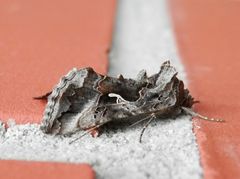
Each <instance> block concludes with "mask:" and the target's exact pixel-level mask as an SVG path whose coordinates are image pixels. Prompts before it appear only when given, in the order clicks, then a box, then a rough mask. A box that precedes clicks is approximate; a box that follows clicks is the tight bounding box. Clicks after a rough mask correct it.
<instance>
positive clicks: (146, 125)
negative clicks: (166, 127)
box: [139, 114, 156, 143]
mask: <svg viewBox="0 0 240 179" xmlns="http://www.w3.org/2000/svg"><path fill="white" fill-rule="evenodd" d="M155 118H156V116H155V115H154V114H152V115H151V118H150V119H149V121H148V122H147V123H146V124H145V125H144V127H143V129H142V131H141V134H140V138H139V142H140V143H142V136H143V134H144V131H145V130H146V128H147V127H148V125H149V124H150V123H151V122H152V120H153V119H155Z"/></svg>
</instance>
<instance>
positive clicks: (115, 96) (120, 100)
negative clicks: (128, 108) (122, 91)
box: [108, 93, 128, 104]
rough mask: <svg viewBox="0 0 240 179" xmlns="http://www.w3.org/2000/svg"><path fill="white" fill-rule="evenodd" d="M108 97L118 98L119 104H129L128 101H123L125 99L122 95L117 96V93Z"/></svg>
mask: <svg viewBox="0 0 240 179" xmlns="http://www.w3.org/2000/svg"><path fill="white" fill-rule="evenodd" d="M108 96H109V97H110V98H117V100H116V102H117V104H118V103H121V102H125V103H127V102H128V101H127V100H125V99H123V97H122V96H121V95H119V94H116V93H109V94H108Z"/></svg>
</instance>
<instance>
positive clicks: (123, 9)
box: [0, 0, 202, 179]
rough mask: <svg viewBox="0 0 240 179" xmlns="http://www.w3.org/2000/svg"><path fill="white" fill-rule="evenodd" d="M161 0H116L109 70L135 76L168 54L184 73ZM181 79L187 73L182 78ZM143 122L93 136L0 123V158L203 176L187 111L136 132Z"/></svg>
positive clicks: (111, 173)
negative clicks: (60, 134)
mask: <svg viewBox="0 0 240 179" xmlns="http://www.w3.org/2000/svg"><path fill="white" fill-rule="evenodd" d="M165 3H166V2H165V1H163V0H148V1H146V0H121V1H119V3H118V15H117V24H116V28H115V34H114V39H113V46H112V51H111V54H110V57H111V61H110V68H109V73H110V74H111V75H116V74H119V73H123V74H126V76H127V77H133V78H134V77H135V76H136V74H137V72H138V71H139V70H140V69H143V68H145V69H147V71H148V72H149V73H150V74H152V73H155V72H157V71H158V70H159V67H160V65H161V63H162V62H163V61H164V60H166V59H171V62H172V64H173V65H174V66H176V67H177V70H178V71H179V76H180V77H181V78H184V77H185V75H184V71H183V67H182V65H181V62H180V60H179V56H178V54H177V51H176V46H175V42H174V37H173V32H172V29H171V26H170V23H169V18H168V14H167V9H166V4H165ZM184 81H186V79H185V78H184ZM143 125H144V124H140V125H139V126H136V127H132V128H129V127H128V126H127V125H126V126H120V127H119V126H111V127H106V128H104V131H103V134H102V135H101V136H100V137H98V138H92V137H91V136H85V137H84V138H82V139H81V140H78V141H76V142H75V143H72V144H69V142H70V141H72V140H73V139H74V138H75V137H77V136H79V135H80V134H81V132H79V133H77V134H75V135H73V136H72V137H63V136H51V135H47V134H44V133H42V132H41V131H40V130H39V125H38V124H25V125H14V124H10V127H9V128H8V130H7V131H5V130H4V128H3V126H2V125H0V158H1V159H24V160H40V161H63V162H74V163H82V162H85V163H89V164H91V165H92V166H93V168H94V169H95V170H96V172H97V178H104V179H105V178H106V179H108V178H163V179H171V178H184V179H187V178H191V179H198V178H202V169H201V167H200V163H199V154H198V149H197V146H196V142H195V136H194V134H193V133H192V123H191V119H190V117H188V116H180V117H178V118H177V119H175V120H173V119H166V120H162V121H161V120H155V121H153V122H152V123H151V125H150V126H149V127H148V128H147V130H146V131H145V134H144V136H143V143H141V144H140V143H139V142H138V140H139V135H140V131H141V129H142V126H143Z"/></svg>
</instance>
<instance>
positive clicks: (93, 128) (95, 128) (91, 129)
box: [69, 123, 105, 144]
mask: <svg viewBox="0 0 240 179" xmlns="http://www.w3.org/2000/svg"><path fill="white" fill-rule="evenodd" d="M104 124H105V123H102V124H98V125H96V126H94V127H92V128H90V129H88V130H86V131H85V132H84V133H83V134H82V135H80V136H79V137H77V138H75V139H74V140H72V141H70V142H69V144H72V143H74V142H76V141H77V140H79V139H81V138H82V137H83V136H85V135H87V134H89V133H90V134H91V133H92V132H93V131H96V130H97V129H98V128H99V127H100V126H102V125H104Z"/></svg>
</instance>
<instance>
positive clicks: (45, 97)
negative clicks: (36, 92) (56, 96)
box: [33, 91, 52, 100]
mask: <svg viewBox="0 0 240 179" xmlns="http://www.w3.org/2000/svg"><path fill="white" fill-rule="evenodd" d="M50 94H52V91H50V92H48V93H46V94H44V95H42V96H36V97H33V99H36V100H47V99H48V96H49V95H50Z"/></svg>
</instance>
